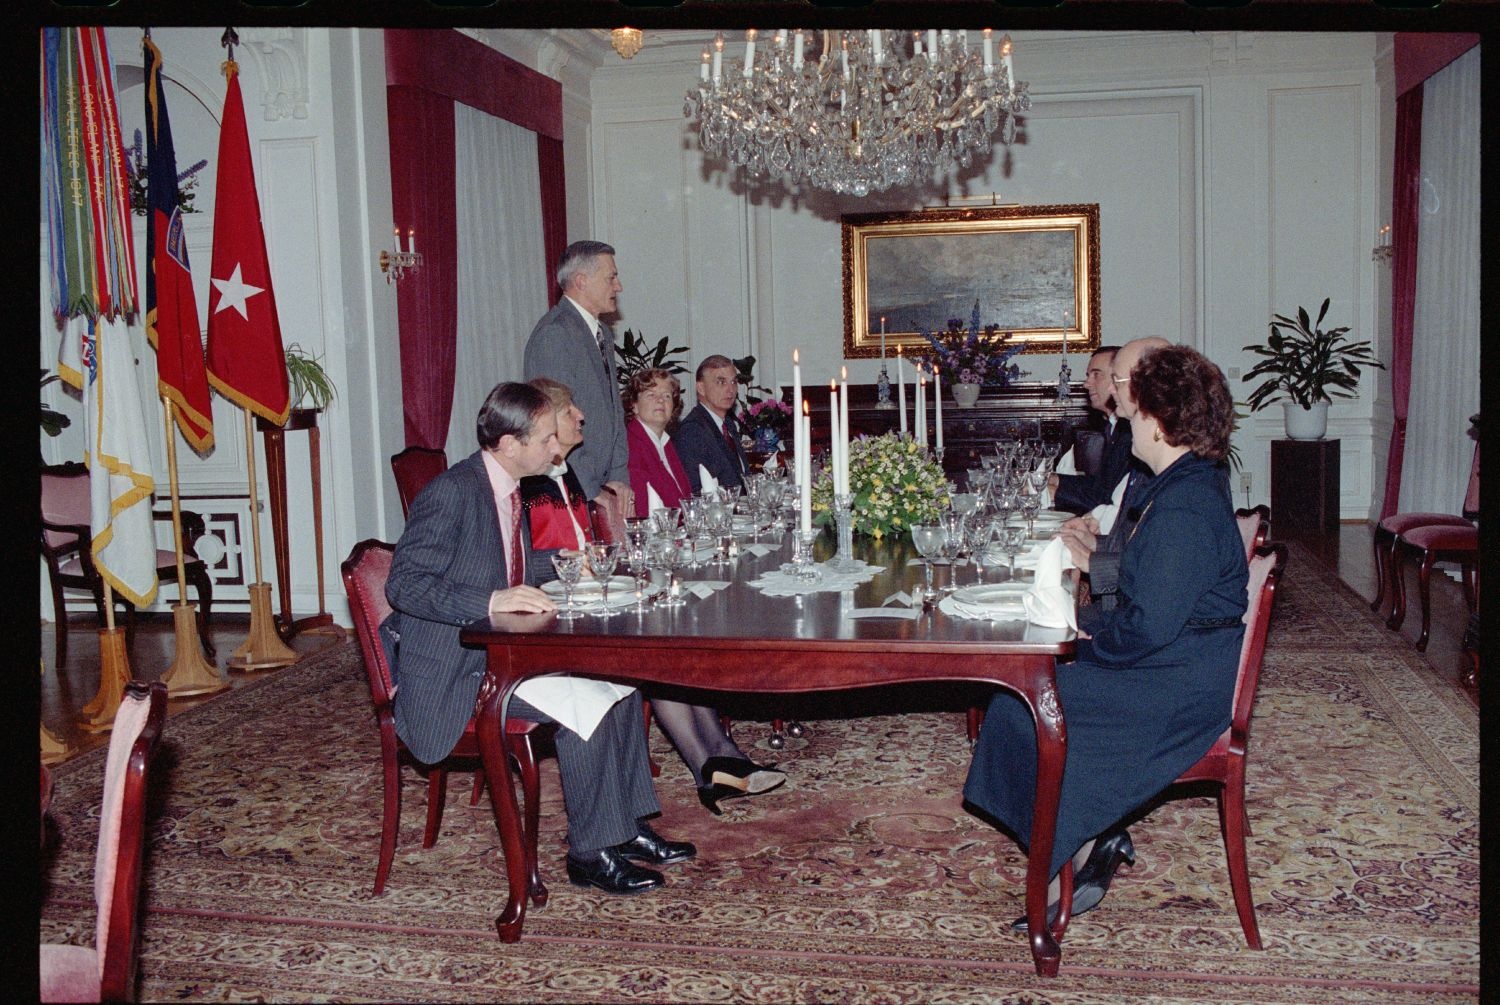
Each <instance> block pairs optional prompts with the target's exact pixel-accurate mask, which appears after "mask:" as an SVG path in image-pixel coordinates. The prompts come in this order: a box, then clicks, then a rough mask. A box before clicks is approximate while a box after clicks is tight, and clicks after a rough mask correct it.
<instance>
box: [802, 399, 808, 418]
mask: <svg viewBox="0 0 1500 1005" xmlns="http://www.w3.org/2000/svg"><path fill="white" fill-rule="evenodd" d="M802 414H803V415H806V414H808V413H807V399H806V398H803V399H802Z"/></svg>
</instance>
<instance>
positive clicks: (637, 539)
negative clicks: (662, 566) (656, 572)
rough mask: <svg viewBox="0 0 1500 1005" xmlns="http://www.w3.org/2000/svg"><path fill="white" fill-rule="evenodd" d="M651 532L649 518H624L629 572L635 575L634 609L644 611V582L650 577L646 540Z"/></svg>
mask: <svg viewBox="0 0 1500 1005" xmlns="http://www.w3.org/2000/svg"><path fill="white" fill-rule="evenodd" d="M650 534H651V520H650V519H649V518H647V517H643V516H628V517H626V518H625V540H626V541H627V542H628V543H629V545H630V554H629V556H628V560H629V562H630V572H631V574H632V575H633V576H635V609H636V610H637V611H644V610H645V609H646V592H647V591H646V584H647V583H648V582H649V581H650V579H651V569H650V566H649V564H648V562H647V556H646V541H647V539H648V538H649V537H650Z"/></svg>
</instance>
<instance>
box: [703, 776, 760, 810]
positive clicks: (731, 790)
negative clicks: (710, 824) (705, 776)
mask: <svg viewBox="0 0 1500 1005" xmlns="http://www.w3.org/2000/svg"><path fill="white" fill-rule="evenodd" d="M749 794H750V793H748V792H746V791H745V790H744V789H740V788H735V787H734V786H730V785H719V784H714V785H700V786H698V801H699V802H700V803H702V804H703V808H704V809H706V810H708V812H710V813H712V814H713V815H714V816H716V817H721V816H723V815H724V811H723V810H721V809H719V803H721V802H723V801H724V800H725V799H738V798H739V797H740V796H748V795H749Z"/></svg>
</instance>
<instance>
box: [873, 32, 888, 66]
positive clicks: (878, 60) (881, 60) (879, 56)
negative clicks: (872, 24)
mask: <svg viewBox="0 0 1500 1005" xmlns="http://www.w3.org/2000/svg"><path fill="white" fill-rule="evenodd" d="M870 49H871V50H872V51H873V52H874V53H875V65H876V66H884V65H885V46H883V45H882V44H881V39H880V29H879V28H876V29H875V30H873V31H871V32H870Z"/></svg>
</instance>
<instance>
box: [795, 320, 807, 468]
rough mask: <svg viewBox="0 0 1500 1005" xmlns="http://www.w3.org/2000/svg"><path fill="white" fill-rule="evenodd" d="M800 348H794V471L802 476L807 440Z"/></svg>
mask: <svg viewBox="0 0 1500 1005" xmlns="http://www.w3.org/2000/svg"><path fill="white" fill-rule="evenodd" d="M800 359H801V354H800V353H799V352H798V350H796V349H793V350H792V451H793V455H794V456H793V458H792V463H793V466H792V472H793V474H794V475H796V477H798V478H801V477H802V458H803V455H805V454H806V453H807V440H806V439H804V438H803V429H802V413H801V412H800V411H799V410H798V405H799V403H800V402H801V401H802V363H801V362H800Z"/></svg>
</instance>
